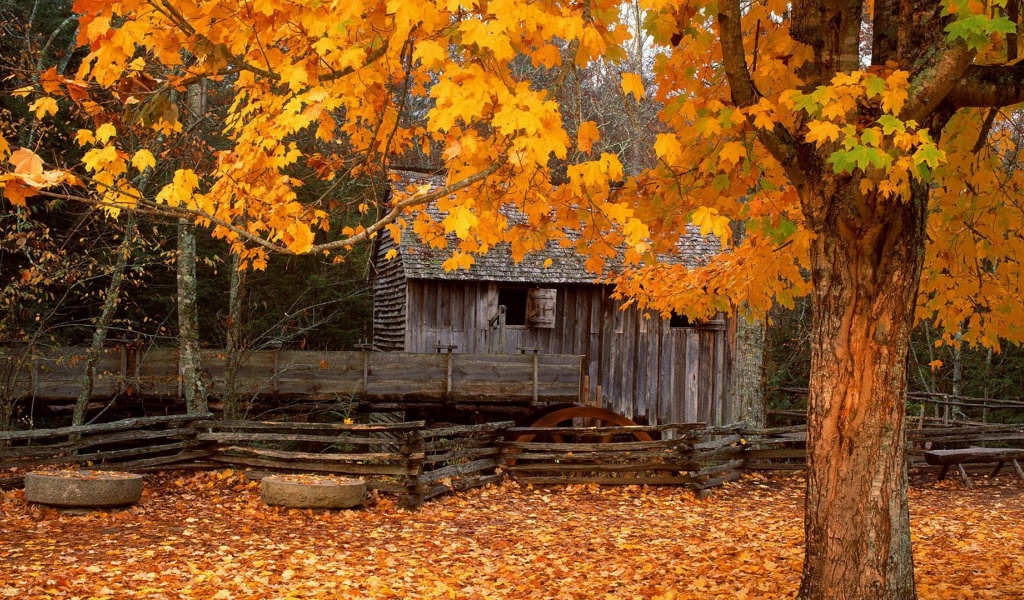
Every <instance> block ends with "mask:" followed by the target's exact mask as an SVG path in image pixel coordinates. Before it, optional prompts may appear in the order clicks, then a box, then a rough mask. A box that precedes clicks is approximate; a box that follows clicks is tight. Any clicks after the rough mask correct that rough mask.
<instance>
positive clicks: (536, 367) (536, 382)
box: [533, 352, 540, 406]
mask: <svg viewBox="0 0 1024 600" xmlns="http://www.w3.org/2000/svg"><path fill="white" fill-rule="evenodd" d="M539 391H540V355H539V354H537V353H536V352H534V353H533V405H534V406H539V405H540V397H539Z"/></svg>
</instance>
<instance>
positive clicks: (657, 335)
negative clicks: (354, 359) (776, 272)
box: [371, 176, 740, 425]
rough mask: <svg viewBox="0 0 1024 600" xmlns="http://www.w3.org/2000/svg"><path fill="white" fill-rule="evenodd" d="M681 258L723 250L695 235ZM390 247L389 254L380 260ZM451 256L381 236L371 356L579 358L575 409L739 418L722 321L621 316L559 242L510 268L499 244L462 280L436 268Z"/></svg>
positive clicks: (646, 418)
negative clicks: (501, 319) (581, 386)
mask: <svg viewBox="0 0 1024 600" xmlns="http://www.w3.org/2000/svg"><path fill="white" fill-rule="evenodd" d="M418 177H419V178H422V176H418ZM427 210H431V211H433V210H435V209H434V208H433V207H428V208H427ZM435 216H437V215H435ZM680 248H681V253H682V255H681V257H680V259H681V260H683V261H684V262H685V263H686V264H690V265H696V264H699V263H702V262H704V261H706V260H708V259H709V258H710V257H711V256H712V255H713V254H714V253H716V252H718V251H719V248H720V246H719V244H718V242H717V241H715V240H713V239H706V238H704V237H702V236H700V235H699V233H698V232H697V231H691V232H690V234H689V235H688V236H687V237H686V238H685V239H684V240H683V242H682V243H681V244H680ZM392 249H395V250H397V255H396V256H395V257H394V258H392V259H390V260H388V259H387V258H386V255H387V253H388V251H389V250H392ZM450 252H451V250H450V249H444V250H438V249H434V248H430V247H429V246H428V245H427V244H424V243H423V242H421V241H420V240H418V239H417V237H416V236H415V235H414V234H412V233H411V232H410V233H407V234H406V235H403V236H401V242H400V243H399V245H398V246H396V244H395V242H394V240H393V239H392V238H391V236H389V235H388V234H387V233H382V235H381V236H380V237H379V238H378V240H377V243H376V247H375V250H374V256H373V259H372V261H373V265H372V275H371V276H372V278H373V282H372V283H373V295H374V313H373V349H374V350H375V351H383V352H439V351H440V352H448V351H450V352H454V353H478V354H485V353H521V352H522V353H530V352H539V353H543V354H571V355H579V356H581V357H582V360H581V368H582V370H583V375H584V377H583V378H581V380H587V381H589V385H588V386H587V388H588V389H586V393H587V395H588V396H589V397H586V398H584V397H582V393H583V391H582V390H581V398H580V403H586V404H592V405H594V404H598V403H600V405H601V406H602V407H603V408H606V409H609V410H612V411H614V412H616V413H619V414H621V415H624V416H626V417H629V418H631V419H633V420H634V421H636V422H637V423H641V424H652V425H655V424H664V423H679V422H688V421H704V422H707V423H709V424H725V423H729V422H733V421H736V420H738V419H739V418H740V414H739V410H738V409H737V407H735V406H733V404H735V403H734V402H733V401H731V400H730V398H732V396H733V394H731V393H730V390H729V387H730V382H731V375H732V369H731V363H732V356H733V353H734V352H735V346H734V339H735V336H734V331H735V330H734V327H732V326H731V323H730V322H729V319H726V318H724V317H723V318H719V319H715V320H712V321H708V322H696V323H692V322H690V321H689V320H687V319H685V318H681V317H676V318H672V319H663V318H660V317H659V316H657V315H653V316H652V315H650V314H643V313H641V312H640V311H638V310H637V309H636V308H635V307H632V306H631V307H628V308H626V309H625V310H622V309H621V305H622V303H621V302H620V301H618V300H615V299H614V298H612V287H611V286H609V285H605V284H601V283H598V281H597V279H598V277H597V276H595V275H594V274H593V273H590V272H588V271H587V269H586V268H585V267H584V260H585V259H584V258H583V257H581V256H580V255H578V254H577V253H576V252H575V251H573V250H572V249H571V248H561V247H559V246H557V245H556V244H549V246H548V249H547V251H546V252H543V253H536V254H532V255H528V256H527V257H526V258H525V259H524V260H523V261H521V262H520V263H518V264H517V263H515V262H514V261H513V260H512V256H511V252H510V251H509V248H508V247H507V246H506V247H502V246H498V247H495V248H493V249H491V251H490V252H488V253H487V254H484V255H481V256H476V257H475V258H476V263H475V264H474V265H473V266H472V267H471V268H470V269H469V270H456V271H451V272H446V271H445V270H444V269H443V268H442V266H441V265H442V263H443V262H444V261H445V259H447V258H448V257H449V256H450ZM547 259H551V262H550V264H549V265H548V266H547V267H545V266H544V263H545V261H546V260H547ZM499 306H504V307H505V310H504V312H505V315H504V316H505V326H504V328H503V331H502V328H501V327H500V325H499V323H498V322H497V321H498V320H497V319H496V318H495V317H496V316H497V315H498V314H499ZM598 388H600V398H598Z"/></svg>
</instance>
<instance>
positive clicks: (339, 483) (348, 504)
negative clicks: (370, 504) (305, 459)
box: [260, 475, 366, 508]
mask: <svg viewBox="0 0 1024 600" xmlns="http://www.w3.org/2000/svg"><path fill="white" fill-rule="evenodd" d="M260 490H261V492H262V496H263V501H264V502H266V503H267V504H269V505H271V506H284V507H287V508H352V507H355V506H359V505H361V504H362V503H363V502H365V501H366V482H365V481H363V480H361V479H342V478H334V477H313V476H308V475H270V476H267V477H264V478H263V480H262V481H261V482H260Z"/></svg>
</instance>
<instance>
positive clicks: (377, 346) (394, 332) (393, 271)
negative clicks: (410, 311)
mask: <svg viewBox="0 0 1024 600" xmlns="http://www.w3.org/2000/svg"><path fill="white" fill-rule="evenodd" d="M390 250H394V251H395V252H398V251H399V249H398V247H397V246H396V245H395V242H394V239H392V237H391V236H390V235H384V236H381V238H380V242H379V243H378V244H377V249H376V252H375V254H376V256H375V257H374V260H373V262H372V263H371V265H370V268H371V269H373V275H372V277H373V349H374V350H377V351H382V352H394V351H401V350H405V347H404V345H403V343H404V340H405V304H406V302H405V291H406V289H405V288H406V283H405V282H406V278H405V269H404V267H403V266H402V261H401V259H400V258H398V257H397V256H396V257H395V258H393V259H391V260H387V259H386V258H385V256H386V255H387V253H388V251H390Z"/></svg>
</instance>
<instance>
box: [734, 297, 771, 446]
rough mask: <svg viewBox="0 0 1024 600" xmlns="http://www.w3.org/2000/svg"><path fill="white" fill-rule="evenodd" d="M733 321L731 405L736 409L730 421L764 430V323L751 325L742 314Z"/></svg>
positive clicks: (760, 321)
mask: <svg viewBox="0 0 1024 600" xmlns="http://www.w3.org/2000/svg"><path fill="white" fill-rule="evenodd" d="M734 314H735V316H734V317H733V318H732V320H733V322H734V323H733V326H732V327H731V328H730V329H732V330H733V331H732V332H731V333H732V338H733V339H732V340H731V343H732V360H731V361H730V363H731V364H732V373H731V374H730V377H729V391H728V399H729V403H730V404H731V405H732V406H733V407H734V409H733V410H734V413H735V414H733V415H731V417H732V418H731V419H730V420H734V421H746V422H747V423H749V424H750V426H751V427H754V428H760V427H764V426H765V422H766V420H767V418H766V417H767V415H766V413H765V405H764V352H765V322H764V321H763V320H760V319H759V320H757V321H753V322H748V321H747V320H746V319H745V318H743V317H742V316H739V314H737V313H734Z"/></svg>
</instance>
